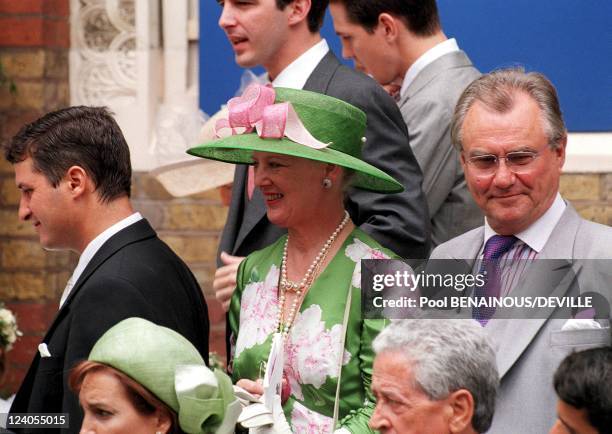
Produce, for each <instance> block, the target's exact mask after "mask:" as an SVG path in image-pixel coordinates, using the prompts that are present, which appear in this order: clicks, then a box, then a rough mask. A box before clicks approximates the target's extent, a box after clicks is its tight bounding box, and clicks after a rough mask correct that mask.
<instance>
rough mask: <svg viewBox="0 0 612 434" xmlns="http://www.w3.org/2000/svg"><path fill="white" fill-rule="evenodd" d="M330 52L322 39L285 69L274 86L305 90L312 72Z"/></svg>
mask: <svg viewBox="0 0 612 434" xmlns="http://www.w3.org/2000/svg"><path fill="white" fill-rule="evenodd" d="M328 51H329V46H328V45H327V41H326V40H325V39H321V40H320V41H319V42H317V43H316V44H315V45H313V46H312V47H310V48H309V49H308V50H306V51H304V52H303V53H302V54H301V55H300V57H298V58H297V59H295V60H294V61H293V62H291V63H290V64H289V65H288V66H287V67H286V68H285V69H283V70H282V71H281V72H280V74H278V76H277V77H276V78H275V79H274V80H272V86H274V87H290V88H292V89H303V88H304V85H305V84H306V80H308V77H310V75H311V74H312V71H314V69H315V68H316V67H317V65H318V64H319V62H320V61H321V59H323V58H324V57H325V55H326V54H327V52H328Z"/></svg>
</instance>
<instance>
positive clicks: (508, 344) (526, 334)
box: [485, 259, 576, 378]
mask: <svg viewBox="0 0 612 434" xmlns="http://www.w3.org/2000/svg"><path fill="white" fill-rule="evenodd" d="M575 278H576V276H575V274H574V272H573V270H572V267H571V262H570V261H569V260H567V259H555V260H552V259H548V260H539V259H538V260H536V261H535V262H534V263H533V264H531V266H530V269H529V270H528V271H527V272H526V273H525V275H524V276H523V278H522V279H521V281H520V282H519V283H518V284H517V286H516V288H515V289H514V290H513V291H512V297H517V298H519V299H520V298H521V297H528V296H531V297H533V296H546V297H563V296H564V295H565V294H567V293H568V291H569V290H570V288H572V287H573V283H574V282H575ZM536 291H537V292H536ZM554 312H555V308H553V307H543V308H537V309H532V312H527V313H528V314H531V315H532V317H531V318H525V308H519V307H516V308H514V309H511V310H507V309H506V310H505V313H506V315H505V316H506V317H508V316H509V317H510V318H517V319H511V320H504V319H496V318H495V316H493V319H492V320H491V321H490V322H489V323H488V324H487V326H486V327H485V328H486V331H487V334H488V335H489V336H490V337H491V339H492V340H493V342H494V346H495V349H496V357H497V368H498V370H499V375H500V378H503V377H504V375H505V374H506V373H507V372H508V371H509V370H510V368H511V367H512V366H513V365H514V363H516V361H517V360H518V359H519V357H520V356H521V354H522V353H523V352H524V351H525V350H526V349H527V348H528V347H529V345H530V343H531V341H532V340H533V339H534V338H535V337H536V335H537V334H538V332H539V330H540V329H541V328H542V327H543V326H544V324H546V321H548V319H549V318H550V317H551V316H552V315H553V313H554Z"/></svg>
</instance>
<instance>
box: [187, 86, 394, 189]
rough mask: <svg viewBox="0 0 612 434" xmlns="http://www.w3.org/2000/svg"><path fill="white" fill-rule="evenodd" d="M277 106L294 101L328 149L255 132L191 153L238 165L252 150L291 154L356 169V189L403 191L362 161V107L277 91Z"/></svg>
mask: <svg viewBox="0 0 612 434" xmlns="http://www.w3.org/2000/svg"><path fill="white" fill-rule="evenodd" d="M274 90H275V92H276V98H275V101H274V102H275V103H282V102H290V103H291V105H292V106H293V108H294V109H295V112H296V113H297V115H298V117H299V118H300V120H301V121H302V123H303V124H304V126H305V127H306V129H307V130H308V132H310V134H311V135H312V136H313V137H314V138H316V139H317V140H319V141H320V142H323V143H328V144H329V145H328V146H327V147H326V148H324V149H314V148H310V147H308V146H305V145H302V144H300V143H296V142H294V141H292V140H290V139H289V138H287V137H283V138H281V139H271V138H265V139H264V138H261V137H259V136H258V135H257V133H256V132H252V133H247V134H236V135H232V136H229V137H224V138H221V139H218V140H214V141H211V142H207V143H204V144H201V145H199V146H196V147H194V148H191V149H189V150H188V151H187V152H188V153H189V154H191V155H195V156H197V157H203V158H208V159H211V160H219V161H225V162H228V163H234V164H252V163H253V151H261V152H271V153H276V154H284V155H291V156H294V157H300V158H306V159H309V160H314V161H320V162H323V163H331V164H337V165H338V166H342V167H345V168H347V169H351V170H353V171H354V173H355V176H354V178H353V180H352V185H353V186H355V187H359V188H362V189H365V190H371V191H377V192H381V193H399V192H401V191H403V190H404V187H403V186H402V185H401V184H400V183H399V182H398V181H396V180H395V179H394V178H393V177H391V176H390V175H388V174H386V173H385V172H383V171H382V170H380V169H378V168H377V167H374V166H372V165H371V164H369V163H366V162H365V161H363V159H362V157H361V147H362V146H363V144H364V142H365V137H364V133H365V128H366V115H365V113H364V112H363V111H361V110H359V109H358V108H356V107H354V106H352V105H350V104H348V103H346V102H344V101H342V100H339V99H337V98H333V97H330V96H327V95H323V94H320V93H315V92H309V91H305V90H297V89H288V88H280V87H277V88H274Z"/></svg>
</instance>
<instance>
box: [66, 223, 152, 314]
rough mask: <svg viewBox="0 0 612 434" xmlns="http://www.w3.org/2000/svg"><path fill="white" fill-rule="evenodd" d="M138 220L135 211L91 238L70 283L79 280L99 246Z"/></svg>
mask: <svg viewBox="0 0 612 434" xmlns="http://www.w3.org/2000/svg"><path fill="white" fill-rule="evenodd" d="M140 220H142V215H141V214H140V213H139V212H135V213H134V214H132V215H130V216H128V217H126V218H124V219H123V220H120V221H118V222H117V223H115V224H114V225H112V226H111V227H109V228H107V229H106V230H105V231H104V232H102V233H101V234H100V235H98V236H97V237H95V238H94V239H93V240H91V241H90V242H89V244H87V247H85V250H83V253H82V254H81V256H80V257H79V263H78V264H77V266H76V268H75V269H74V272H73V273H72V277H70V282H71V283H72V285H74V284H75V283H76V282H77V280H79V277H81V274H83V271H84V270H85V267H87V264H89V261H91V259H92V258H93V257H94V255H95V254H96V253H97V252H98V250H100V247H102V245H103V244H104V243H105V242H107V241H108V239H109V238H111V237H112V236H113V235H115V234H116V233H117V232H119V231H120V230H122V229H125V228H127V227H128V226H130V225H132V224H134V223H136V222H137V221H140ZM70 289H72V288H70ZM69 293H70V292H69V291H68V292H67V293H66V291H65V293H64V294H63V295H62V299H61V302H60V306H61V305H62V304H63V303H64V301H66V298H68V295H69Z"/></svg>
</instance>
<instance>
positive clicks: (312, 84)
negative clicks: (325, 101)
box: [304, 50, 341, 94]
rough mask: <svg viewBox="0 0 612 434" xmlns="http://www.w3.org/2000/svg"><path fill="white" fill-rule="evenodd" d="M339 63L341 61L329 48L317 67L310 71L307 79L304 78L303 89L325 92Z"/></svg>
mask: <svg viewBox="0 0 612 434" xmlns="http://www.w3.org/2000/svg"><path fill="white" fill-rule="evenodd" d="M340 65H341V63H340V61H339V60H338V58H337V57H336V55H335V54H334V53H333V52H332V51H331V50H329V51H328V52H327V54H326V55H325V56H324V57H323V59H321V61H320V62H319V64H318V65H317V67H316V68H315V69H314V70H313V71H312V74H310V77H308V80H306V83H305V84H304V90H309V91H311V92H319V93H324V94H327V89H328V88H329V83H330V82H331V80H332V78H333V77H334V74H335V73H336V70H337V69H338V68H339V67H340Z"/></svg>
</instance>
